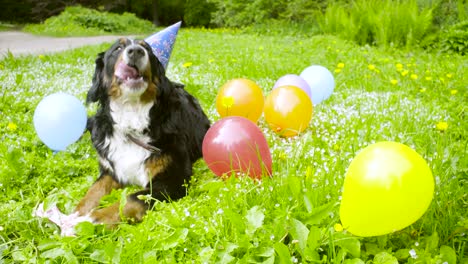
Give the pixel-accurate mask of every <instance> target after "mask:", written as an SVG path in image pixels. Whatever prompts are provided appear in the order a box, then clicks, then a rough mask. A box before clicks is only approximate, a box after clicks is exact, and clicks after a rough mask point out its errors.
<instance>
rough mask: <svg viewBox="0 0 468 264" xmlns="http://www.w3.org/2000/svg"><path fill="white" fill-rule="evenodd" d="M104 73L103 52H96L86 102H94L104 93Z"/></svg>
mask: <svg viewBox="0 0 468 264" xmlns="http://www.w3.org/2000/svg"><path fill="white" fill-rule="evenodd" d="M103 73H104V52H101V53H99V54H98V57H97V58H96V68H95V70H94V75H93V84H92V85H91V88H90V89H89V91H88V95H87V96H86V103H87V104H89V103H95V102H97V101H98V100H100V99H101V98H103V96H104V95H105V94H104V93H105V87H104V80H103Z"/></svg>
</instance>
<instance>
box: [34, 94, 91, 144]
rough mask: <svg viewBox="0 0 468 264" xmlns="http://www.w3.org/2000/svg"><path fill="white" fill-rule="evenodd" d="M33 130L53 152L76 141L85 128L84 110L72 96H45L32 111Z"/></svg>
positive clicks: (85, 117)
mask: <svg viewBox="0 0 468 264" xmlns="http://www.w3.org/2000/svg"><path fill="white" fill-rule="evenodd" d="M33 122H34V128H35V129H36V133H37V135H38V136H39V138H40V139H41V140H42V142H44V144H46V145H47V146H48V147H49V148H50V149H52V150H54V151H61V150H65V148H66V147H67V146H68V145H70V144H72V143H74V142H75V141H77V140H78V139H79V138H80V137H81V135H82V134H83V132H84V130H85V128H86V122H87V116H86V108H85V107H84V106H83V104H82V103H81V102H80V101H79V100H78V99H77V98H76V97H74V96H72V95H69V94H66V93H55V94H51V95H49V96H46V97H45V98H43V99H42V101H41V102H39V104H38V105H37V107H36V110H35V111H34V117H33Z"/></svg>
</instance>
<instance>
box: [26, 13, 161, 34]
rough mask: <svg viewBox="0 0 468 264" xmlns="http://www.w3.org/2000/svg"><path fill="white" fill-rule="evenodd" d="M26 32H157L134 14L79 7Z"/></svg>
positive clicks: (27, 29) (27, 27)
mask: <svg viewBox="0 0 468 264" xmlns="http://www.w3.org/2000/svg"><path fill="white" fill-rule="evenodd" d="M24 30H25V31H27V32H31V33H36V34H47V35H53V36H81V35H101V34H142V33H148V32H152V31H154V30H155V28H154V27H153V25H152V24H151V23H150V22H149V21H145V20H141V19H139V18H137V17H136V16H135V15H134V14H130V13H124V14H122V15H117V14H113V13H107V12H99V11H96V10H93V9H88V8H83V7H79V6H73V7H67V8H66V9H65V10H64V11H63V12H62V13H61V14H60V15H58V16H54V17H51V18H48V19H47V20H46V21H44V23H42V24H35V25H28V26H26V27H25V28H24Z"/></svg>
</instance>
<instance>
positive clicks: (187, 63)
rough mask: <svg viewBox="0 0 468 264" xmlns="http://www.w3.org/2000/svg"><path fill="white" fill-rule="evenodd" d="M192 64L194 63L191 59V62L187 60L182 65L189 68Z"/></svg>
mask: <svg viewBox="0 0 468 264" xmlns="http://www.w3.org/2000/svg"><path fill="white" fill-rule="evenodd" d="M192 65H193V63H192V62H190V61H189V62H186V63H184V64H182V67H184V68H188V67H190V66H192Z"/></svg>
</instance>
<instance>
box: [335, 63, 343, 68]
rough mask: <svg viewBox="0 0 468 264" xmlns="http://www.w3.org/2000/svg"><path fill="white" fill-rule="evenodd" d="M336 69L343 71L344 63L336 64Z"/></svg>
mask: <svg viewBox="0 0 468 264" xmlns="http://www.w3.org/2000/svg"><path fill="white" fill-rule="evenodd" d="M336 67H337V68H339V69H343V68H344V63H343V62H340V63H338V65H336Z"/></svg>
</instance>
